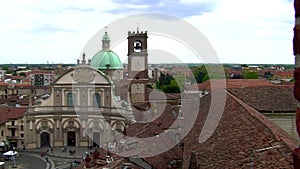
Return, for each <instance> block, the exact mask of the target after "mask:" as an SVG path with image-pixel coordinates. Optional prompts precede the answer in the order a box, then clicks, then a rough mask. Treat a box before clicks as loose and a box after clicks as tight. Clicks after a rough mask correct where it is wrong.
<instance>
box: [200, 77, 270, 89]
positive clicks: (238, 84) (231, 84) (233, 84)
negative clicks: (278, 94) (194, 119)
mask: <svg viewBox="0 0 300 169" xmlns="http://www.w3.org/2000/svg"><path fill="white" fill-rule="evenodd" d="M212 83H213V84H214V89H220V88H224V86H226V87H225V88H229V89H231V88H242V87H252V86H274V85H275V84H272V83H271V82H270V81H268V80H264V79H226V80H225V79H211V80H207V81H205V82H204V83H200V84H198V88H199V90H204V91H211V88H212V87H211V84H212ZM225 84H226V85H225Z"/></svg>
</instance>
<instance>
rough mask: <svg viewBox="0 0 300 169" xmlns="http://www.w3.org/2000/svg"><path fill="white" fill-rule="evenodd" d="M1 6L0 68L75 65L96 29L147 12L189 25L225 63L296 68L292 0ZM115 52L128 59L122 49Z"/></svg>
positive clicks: (34, 0)
mask: <svg viewBox="0 0 300 169" xmlns="http://www.w3.org/2000/svg"><path fill="white" fill-rule="evenodd" d="M0 4H1V5H0V46H1V47H0V64H3V63H47V61H48V62H49V63H76V59H77V58H79V56H80V53H81V51H82V49H83V47H84V46H85V45H86V43H87V42H88V41H89V39H90V38H91V37H92V36H93V35H95V33H96V32H98V31H99V30H100V29H103V28H104V27H105V26H106V25H108V24H110V23H112V22H114V21H116V20H118V19H121V18H124V17H126V16H130V15H134V14H139V13H145V12H151V13H162V14H168V15H172V16H176V17H178V18H181V19H183V20H185V21H187V22H188V23H190V24H192V25H193V26H195V27H196V28H197V29H198V30H199V31H201V32H202V33H203V34H204V36H206V38H207V39H208V40H209V42H210V43H211V45H212V46H213V47H214V49H215V51H216V52H217V54H218V57H219V59H220V61H221V62H223V63H262V64H263V63H274V64H280V63H284V64H293V63H294V56H293V54H292V53H293V52H292V38H293V31H292V30H293V26H294V11H293V2H292V1H291V0H252V1H244V0H172V1H171V0H165V1H158V0H152V1H150V0H146V1H138V0H128V1H121V0H101V1H100V0H87V1H82V0H72V1H71V0H66V1H61V0H10V1H4V0H0ZM137 22H138V21H137ZM144 24H145V23H144ZM129 29H130V25H128V28H127V27H124V28H122V29H121V30H124V32H125V34H126V33H127V31H129ZM140 29H143V23H141V24H140ZM148 31H151V30H148ZM108 32H109V28H108ZM182 32H183V33H185V30H184V29H182ZM110 36H113V35H110ZM100 38H101V37H99V43H101V41H100ZM195 38H196V37H195ZM149 39H150V38H149ZM112 43H113V42H112ZM151 43H153V46H154V43H156V42H151V41H150V40H149V46H151ZM119 48H120V47H119ZM99 50H100V49H99ZM115 52H116V53H118V54H119V56H120V57H121V60H123V61H124V60H125V59H126V46H125V49H118V48H116V51H115Z"/></svg>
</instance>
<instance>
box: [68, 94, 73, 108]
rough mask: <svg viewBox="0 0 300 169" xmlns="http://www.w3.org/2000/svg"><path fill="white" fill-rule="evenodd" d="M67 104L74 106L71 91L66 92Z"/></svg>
mask: <svg viewBox="0 0 300 169" xmlns="http://www.w3.org/2000/svg"><path fill="white" fill-rule="evenodd" d="M67 106H74V94H73V93H68V94H67Z"/></svg>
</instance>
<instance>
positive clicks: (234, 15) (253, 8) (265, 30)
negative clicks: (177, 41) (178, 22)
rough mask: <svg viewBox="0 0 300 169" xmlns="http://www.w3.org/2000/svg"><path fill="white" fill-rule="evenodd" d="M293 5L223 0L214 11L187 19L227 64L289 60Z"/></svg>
mask: <svg viewBox="0 0 300 169" xmlns="http://www.w3.org/2000/svg"><path fill="white" fill-rule="evenodd" d="M293 15H294V12H293V4H292V3H291V2H287V1H285V0H264V1H260V0H253V1H239V0H226V1H225V0H223V1H220V4H218V6H217V7H216V8H215V11H214V12H211V13H206V14H205V15H202V16H192V17H188V18H186V20H187V21H188V22H190V23H191V24H193V25H195V26H196V27H197V28H198V29H199V30H200V31H202V32H203V33H204V35H205V36H206V37H207V38H208V39H209V41H210V42H211V43H212V45H213V46H214V48H215V49H216V51H217V53H218V56H219V58H220V59H221V61H222V62H226V63H232V62H233V63H241V62H248V63H290V64H292V63H293V61H294V57H293V56H292V36H293V31H292V29H293Z"/></svg>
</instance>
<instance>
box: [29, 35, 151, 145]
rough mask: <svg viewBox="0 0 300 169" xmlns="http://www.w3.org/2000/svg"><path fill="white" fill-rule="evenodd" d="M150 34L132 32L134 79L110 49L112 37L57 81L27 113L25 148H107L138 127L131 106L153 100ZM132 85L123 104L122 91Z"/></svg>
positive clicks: (130, 63) (130, 54) (130, 48)
mask: <svg viewBox="0 0 300 169" xmlns="http://www.w3.org/2000/svg"><path fill="white" fill-rule="evenodd" d="M147 38H148V36H147V32H139V31H137V32H128V38H127V39H128V77H125V78H124V76H123V64H122V63H121V61H120V58H119V57H118V55H117V54H116V53H115V52H113V51H112V50H111V49H110V37H109V35H108V33H107V32H105V34H104V35H103V38H102V49H101V50H100V51H98V52H97V53H96V54H95V55H94V56H93V57H92V59H89V60H86V58H85V57H86V56H85V54H83V56H82V60H79V59H78V60H77V65H76V66H75V67H74V68H72V69H70V70H68V71H67V72H65V73H64V74H62V75H61V76H60V77H58V78H57V79H56V81H55V82H54V84H53V86H52V94H51V96H50V97H49V98H47V99H46V100H39V102H38V104H37V105H35V106H29V108H28V111H27V112H26V114H25V130H26V131H25V133H26V135H25V137H26V138H25V140H26V141H25V147H26V148H39V147H58V146H86V147H91V146H100V147H102V146H107V145H109V144H111V143H113V142H114V140H113V139H114V136H115V135H117V134H118V133H123V132H125V130H126V127H127V126H128V125H129V124H132V123H134V122H135V118H134V116H133V112H132V109H131V105H132V104H135V103H145V102H147V101H148V96H147V89H146V86H147V83H148V75H147V73H148V72H147V71H148V70H147V69H148V68H147V66H148V63H147V62H148V59H147V57H148V54H147ZM124 82H126V84H127V85H126V86H127V88H126V89H127V90H126V91H127V93H126V96H125V97H123V98H125V99H121V97H120V96H119V95H121V94H122V92H116V91H119V90H118V89H119V88H120V87H121V86H122V85H121V84H122V83H124Z"/></svg>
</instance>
